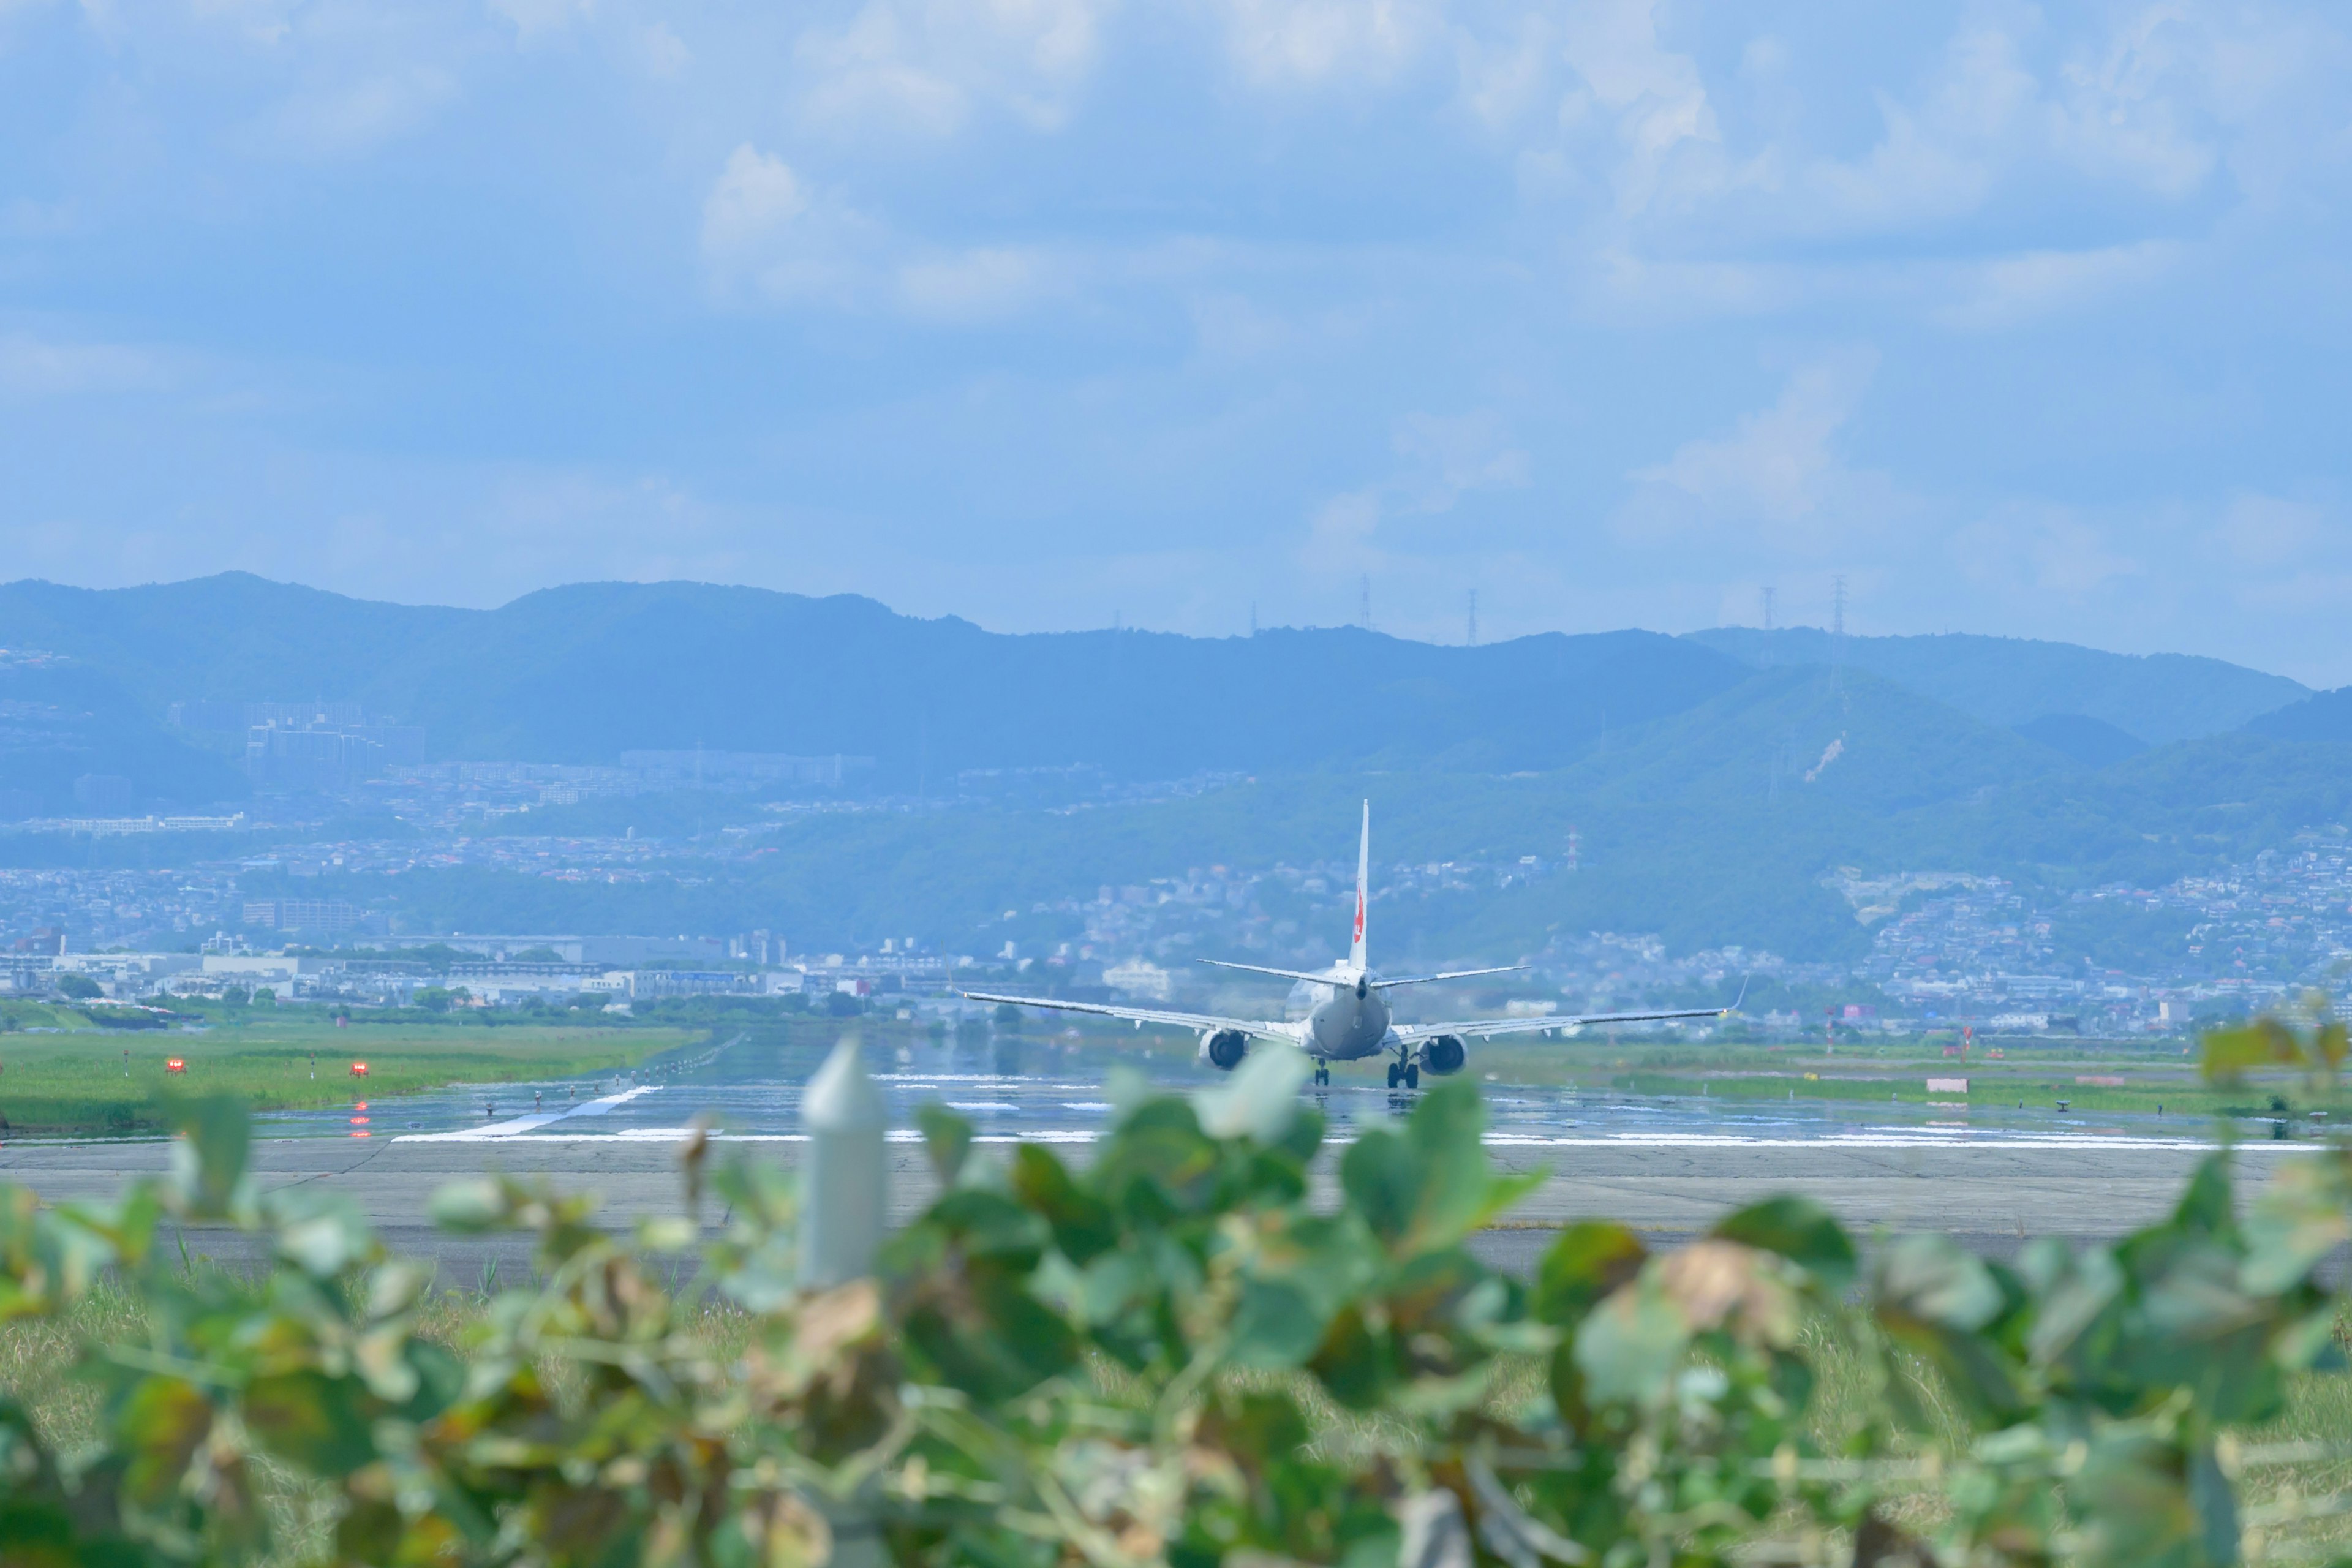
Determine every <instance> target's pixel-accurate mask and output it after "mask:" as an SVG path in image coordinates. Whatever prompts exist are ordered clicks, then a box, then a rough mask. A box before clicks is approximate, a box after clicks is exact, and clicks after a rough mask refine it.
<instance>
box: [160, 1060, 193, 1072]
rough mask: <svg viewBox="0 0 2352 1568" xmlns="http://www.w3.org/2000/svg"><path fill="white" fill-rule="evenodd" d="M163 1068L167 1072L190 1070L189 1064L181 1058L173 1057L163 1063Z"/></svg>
mask: <svg viewBox="0 0 2352 1568" xmlns="http://www.w3.org/2000/svg"><path fill="white" fill-rule="evenodd" d="M163 1070H164V1071H165V1072H185V1071H187V1070H188V1064H187V1063H185V1062H184V1061H182V1060H181V1059H180V1058H177V1057H173V1058H171V1059H170V1060H169V1061H166V1062H165V1063H164V1064H163Z"/></svg>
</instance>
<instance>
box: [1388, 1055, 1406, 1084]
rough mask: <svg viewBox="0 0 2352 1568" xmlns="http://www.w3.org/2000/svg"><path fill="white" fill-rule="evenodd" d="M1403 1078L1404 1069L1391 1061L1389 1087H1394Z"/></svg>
mask: <svg viewBox="0 0 2352 1568" xmlns="http://www.w3.org/2000/svg"><path fill="white" fill-rule="evenodd" d="M1403 1079H1404V1069H1403V1068H1401V1067H1399V1066H1397V1065H1396V1063H1394V1062H1391V1063H1389V1087H1390V1088H1391V1089H1394V1088H1395V1087H1396V1086H1397V1085H1398V1084H1399V1083H1400V1082H1402V1080H1403Z"/></svg>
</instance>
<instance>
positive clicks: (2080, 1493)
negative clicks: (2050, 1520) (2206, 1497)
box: [2067, 1430, 2238, 1568]
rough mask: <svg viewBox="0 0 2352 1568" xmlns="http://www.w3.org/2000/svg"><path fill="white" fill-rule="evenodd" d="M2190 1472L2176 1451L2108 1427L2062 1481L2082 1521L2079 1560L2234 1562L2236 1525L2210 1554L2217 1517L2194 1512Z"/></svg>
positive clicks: (2110, 1566) (2132, 1565)
mask: <svg viewBox="0 0 2352 1568" xmlns="http://www.w3.org/2000/svg"><path fill="white" fill-rule="evenodd" d="M2188 1471H2189V1465H2188V1462H2187V1457H2186V1456H2185V1455H2183V1454H2182V1453H2181V1452H2180V1450H2179V1449H2178V1448H2176V1447H2173V1446H2172V1445H2170V1444H2168V1443H2165V1442H2161V1441H2159V1440H2158V1439H2157V1438H2155V1437H2152V1436H2147V1435H2146V1434H2144V1433H2140V1432H2137V1431H2131V1430H2118V1431H2111V1432H2109V1433H2106V1434H2104V1435H2102V1436H2100V1437H2099V1438H2098V1439H2097V1440H2095V1442H2093V1443H2092V1445H2091V1451H2090V1455H2089V1458H2087V1459H2086V1460H2085V1461H2084V1465H2083V1468H2082V1470H2081V1472H2080V1473H2079V1474H2078V1475H2076V1476H2075V1477H2074V1479H2073V1480H2072V1481H2070V1482H2068V1483H2067V1496H2068V1499H2069V1500H2070V1501H2077V1503H2078V1506H2079V1507H2080V1509H2081V1510H2082V1512H2083V1515H2084V1526H2085V1528H2084V1553H2083V1561H2084V1563H2086V1564H2090V1565H2093V1568H2204V1565H2205V1564H2218V1563H2234V1562H2236V1561H2237V1556H2238V1552H2237V1534H2236V1531H2235V1530H2234V1528H2233V1529H2232V1530H2231V1532H2230V1536H2229V1540H2228V1542H2227V1547H2226V1550H2225V1552H2223V1553H2222V1554H2221V1555H2211V1554H2209V1552H2208V1551H2207V1545H2208V1542H2209V1541H2210V1539H2211V1538H2210V1534H2209V1528H2210V1525H2211V1524H2212V1523H2214V1522H2216V1521H2212V1520H2210V1519H2209V1518H2207V1517H2205V1516H2204V1515H2203V1514H2201V1513H2200V1509H2199V1507H2198V1499H2195V1498H2192V1497H2191V1495H2190V1486H2189V1475H2188ZM2222 1485H2223V1487H2224V1489H2226V1488H2227V1486H2228V1483H2227V1482H2226V1481H2224V1482H2223V1483H2222ZM2200 1490H2201V1489H2200ZM2232 1523H2233V1524H2234V1520H2233V1521H2232Z"/></svg>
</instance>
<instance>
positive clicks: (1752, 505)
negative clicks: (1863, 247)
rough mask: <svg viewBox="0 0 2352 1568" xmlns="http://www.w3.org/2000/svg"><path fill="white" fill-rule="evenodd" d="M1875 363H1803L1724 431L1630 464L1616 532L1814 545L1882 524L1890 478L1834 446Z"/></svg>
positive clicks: (1831, 359) (1799, 547)
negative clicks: (1643, 463)
mask: <svg viewBox="0 0 2352 1568" xmlns="http://www.w3.org/2000/svg"><path fill="white" fill-rule="evenodd" d="M1877 366H1878V356H1877V354H1876V353H1875V352H1874V351H1872V350H1870V349H1866V348H1865V349H1854V350H1849V351H1845V352H1843V353H1831V354H1825V355H1822V357H1820V358H1818V359H1814V360H1811V361H1810V362H1808V363H1805V364H1803V365H1801V366H1800V367H1798V369H1797V370H1796V371H1795V372H1794V373H1793V374H1790V377H1789V379H1788V381H1787V382H1786V383H1785V384H1783V385H1782V387H1781V389H1780V397H1779V398H1778V399H1777V400H1775V401H1774V403H1773V404H1772V405H1771V406H1769V407H1768V408H1762V409H1759V410H1758V411H1756V412H1755V413H1753V414H1747V415H1742V416H1740V418H1739V419H1738V422H1737V423H1736V424H1735V425H1734V426H1733V427H1732V429H1731V431H1730V433H1729V434H1727V435H1724V436H1720V437H1702V438H1699V439H1695V440H1691V441H1685V443H1683V445H1682V446H1680V447H1676V448H1675V453H1674V455H1673V456H1672V457H1670V458H1667V459H1666V460H1665V461H1664V462H1663V463H1658V464H1654V465H1653V466H1651V467H1648V468H1637V469H1635V470H1634V471H1633V474H1632V475H1631V476H1630V478H1631V479H1633V481H1634V485H1635V489H1634V492H1633V497H1632V498H1631V499H1630V500H1629V501H1628V502H1627V504H1626V505H1625V507H1624V508H1623V509H1622V510H1621V511H1620V512H1619V514H1618V517H1617V529H1618V531H1619V532H1620V533H1621V534H1622V535H1624V536H1626V537H1627V538H1629V539H1632V540H1635V541H1638V542H1646V543H1651V544H1666V543H1669V542H1677V541H1680V540H1683V539H1685V538H1686V537H1687V536H1689V535H1691V534H1694V533H1713V534H1736V535H1739V536H1743V537H1744V538H1746V539H1747V540H1748V541H1749V542H1753V543H1756V544H1760V545H1764V546H1768V547H1770V548H1773V549H1779V550H1784V551H1785V550H1793V551H1801V552H1818V551H1820V550H1822V549H1823V548H1825V547H1827V546H1830V545H1832V544H1835V543H1838V542H1842V541H1845V540H1849V539H1852V538H1853V537H1854V536H1855V535H1856V534H1858V533H1861V532H1864V531H1871V530H1873V529H1875V528H1877V527H1879V526H1881V525H1883V524H1884V523H1885V522H1887V521H1891V520H1892V518H1893V516H1894V515H1895V513H1897V512H1898V511H1900V510H1902V504H1901V502H1900V500H1899V498H1897V497H1896V496H1895V493H1894V491H1893V487H1892V486H1891V484H1889V482H1888V481H1887V480H1885V478H1884V477H1883V476H1879V475H1875V474H1869V473H1864V472H1858V471H1856V470H1854V469H1852V468H1848V467H1847V466H1846V465H1845V464H1844V462H1843V460H1842V458H1840V456H1839V453H1838V451H1837V447H1836V438H1837V436H1838V433H1839V431H1840V430H1841V429H1843V427H1844V426H1845V423H1846V421H1847V420H1848V419H1849V418H1850V417H1851V416H1853V411H1854V409H1855V407H1856V406H1857V405H1859V404H1860V402H1861V399H1862V395H1863V393H1864V391H1865V390H1867V389H1868V387H1869V385H1870V382H1871V378H1872V376H1873V375H1874V374H1875V373H1876V370H1877Z"/></svg>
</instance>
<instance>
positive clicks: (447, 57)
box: [0, 0, 2352, 685]
mask: <svg viewBox="0 0 2352 1568" xmlns="http://www.w3.org/2000/svg"><path fill="white" fill-rule="evenodd" d="M0 153H5V156H0V470H5V476H6V483H5V488H0V555H5V558H6V560H5V564H0V574H5V575H6V576H12V577H13V576H18V575H41V576H47V577H52V578H56V579H58V580H62V581H68V582H75V583H83V584H99V585H104V584H120V583H130V582H140V581H149V580H155V579H164V578H175V577H183V576H189V575H194V574H202V573H206V572H212V571H217V570H221V569H224V568H227V567H240V568H244V569H247V570H251V571H256V572H260V573H263V574H268V575H270V576H274V577H279V578H287V579H292V580H296V581H300V582H305V583H310V584H318V585H320V586H323V587H330V588H334V589H338V590H341V591H345V592H351V593H356V594H362V595H370V596H374V597H385V598H396V599H405V600H416V601H427V600H429V601H437V602H444V603H457V604H473V605H488V604H496V603H499V602H501V601H503V600H505V599H507V598H509V597H511V596H513V595H516V594H519V593H522V592H526V591H528V590H530V589H531V588H533V587H538V586H542V585H545V584H551V583H558V582H566V581H573V580H578V579H582V578H590V577H633V578H656V577H669V576H685V577H697V578H703V579H709V580H717V581H729V582H744V583H754V584H763V585H767V586H772V587H778V588H788V589H794V590H799V591H803V592H811V593H827V592H837V591H854V592H859V593H865V594H869V595H874V596H875V597H877V598H879V599H882V600H884V601H885V602H887V603H888V604H890V605H894V606H897V607H898V608H900V609H903V610H907V611H909V612H912V613H917V614H923V615H940V614H948V613H955V614H961V615H963V616H969V617H970V618H971V619H974V620H977V621H979V622H981V623H982V624H983V625H986V626H993V627H997V628H1001V629H1006V630H1025V629H1049V628H1062V627H1073V626H1104V625H1108V624H1110V623H1111V621H1112V620H1113V618H1114V617H1115V616H1117V617H1120V618H1123V619H1124V620H1125V622H1126V623H1127V624H1129V625H1135V626H1150V627H1156V628H1164V629H1169V630H1177V631H1186V632H1194V633H1207V634H1221V633H1227V632H1234V631H1238V630H1241V629H1242V628H1244V626H1246V625H1247V623H1248V619H1249V616H1250V614H1251V608H1252V605H1255V607H1256V613H1257V615H1258V616H1259V618H1260V619H1261V620H1262V621H1264V622H1265V623H1267V624H1276V623H1291V624H1332V623H1337V622H1339V621H1344V620H1348V619H1350V618H1352V617H1353V616H1354V615H1355V613H1356V609H1357V603H1358V593H1359V584H1360V581H1361V580H1363V579H1365V578H1367V577H1368V578H1369V579H1370V591H1371V599H1372V612H1373V618H1374V621H1375V623H1376V624H1378V625H1379V626H1381V627H1383V628H1384V629H1388V630H1392V631H1395V632H1398V633H1401V634H1403V635H1409V636H1416V637H1433V638H1442V639H1458V638H1459V637H1462V636H1463V635H1464V631H1465V624H1464V623H1465V615H1464V612H1465V605H1466V601H1467V597H1468V595H1470V594H1471V593H1472V592H1473V591H1474V590H1475V593H1476V594H1477V595H1478V606H1479V620H1480V626H1481V630H1482V633H1483V634H1484V635H1485V636H1486V637H1502V636H1509V635H1515V634H1518V633H1524V632H1532V631H1540V630H1549V629H1564V630H1589V629H1598V628H1602V627H1611V626H1628V625H1635V626H1652V627H1655V628H1658V629H1661V630H1669V631H1678V630H1685V629H1688V628H1691V627H1696V626H1712V625H1717V624H1722V623H1738V624H1753V623H1754V622H1755V621H1757V619H1758V618H1759V615H1760V613H1761V604H1762V590H1763V589H1764V588H1765V587H1767V586H1769V587H1771V588H1772V589H1773V590H1774V591H1775V593H1776V595H1777V603H1778V605H1779V616H1780V619H1781V620H1783V621H1810V622H1814V623H1820V622H1822V621H1823V620H1825V619H1826V616H1827V612H1828V603H1829V596H1830V582H1831V579H1832V575H1833V574H1844V576H1845V577H1846V578H1847V580H1848V582H1849V584H1850V588H1849V593H1850V597H1851V602H1852V605H1853V609H1852V612H1851V617H1850V619H1851V624H1852V625H1853V626H1854V627H1855V628H1856V629H1857V630H1861V631H1866V632H1907V631H1936V630H1943V629H1947V628H1949V629H1955V630H1973V631H1984V632H1996V633H2004V634H2016V635H2025V636H2039V637H2064V638H2069V639H2073V640H2079V641H2084V642H2090V643H2094V644H2096V645H2099V646H2104V647H2116V648H2123V649H2127V650H2133V651H2147V650H2156V649H2167V648H2177V649H2185V650H2190V651H2198V652H2206V653H2213V654H2218V655H2221V656H2222V657H2226V658H2236V659H2239V660H2242V661H2244V662H2247V663H2252V664H2255V665H2258V666H2262V667H2263V668H2273V669H2277V670H2280V671H2282V672H2284V673H2287V674H2291V675H2294V676H2296V677H2298V678H2300V679H2305V680H2309V681H2313V682H2315V683H2320V684H2326V685H2336V684H2342V683H2346V682H2352V616H2347V613H2346V612H2347V605H2352V535H2348V534H2347V510H2346V509H2347V463H2348V462H2352V456H2347V454H2352V441H2347V406H2352V399H2347V392H2352V368H2347V366H2352V354H2347V350H2352V330H2347V328H2352V322H2347V312H2348V311H2352V289H2347V282H2352V276H2347V273H2352V267H2347V255H2352V247H2347V237H2352V234H2347V230H2352V223H2347V218H2346V216H2345V215H2346V213H2347V211H2352V206H2347V200H2346V198H2347V195H2352V189H2348V188H2347V187H2352V23H2347V14H2346V13H2345V12H2344V11H2343V10H2342V9H2341V8H2340V7H2330V6H2323V5H2297V4H2279V5H2270V4H2263V3H2262V0H2244V3H2233V4H2228V5H2207V4H2200V3H2199V0H2165V3H2158V4H2145V3H2134V4H2122V5H2050V6H2042V7H2035V6H2028V5H1998V4H1996V5H1937V4H1913V5H1884V4H1859V3H1854V4H1814V5H1779V4H1771V3H1762V4H1757V5H1737V6H1726V5H1711V6H1700V5H1670V4H1644V3H1642V0H1596V3H1592V4H1576V5H1543V4H1530V3H1526V0H1521V3H1517V4H1510V5H1475V4H1473V5H1444V4H1440V3H1437V0H1426V3H1420V0H1170V3H1164V4H1160V5H1140V4H1136V3H1134V0H863V3H851V4H845V5H796V6H789V7H768V6H727V7H720V6H698V5H693V4H683V5H668V6H661V7H651V6H641V5H635V4H631V3H629V0H588V3H582V0H493V3H491V4H488V5H448V4H440V3H438V0H405V3H404V4H401V5H373V4H364V3H355V0H311V3H302V4H286V3H279V0H204V3H201V4H196V5H150V4H144V3H142V0H88V3H86V4H83V5H69V4H66V3H63V0H0Z"/></svg>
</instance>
